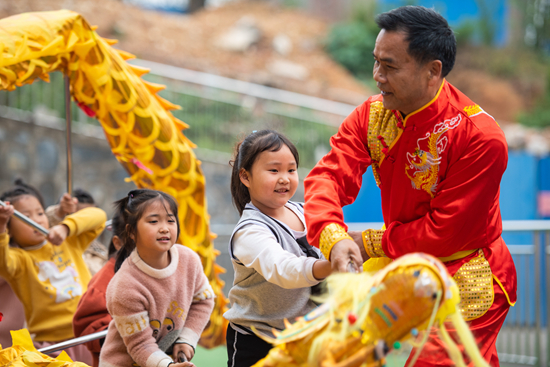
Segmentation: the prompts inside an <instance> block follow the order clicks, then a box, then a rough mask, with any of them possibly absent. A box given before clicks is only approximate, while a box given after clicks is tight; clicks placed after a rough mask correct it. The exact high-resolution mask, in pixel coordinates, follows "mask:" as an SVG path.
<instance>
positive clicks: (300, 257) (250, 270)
mask: <svg viewBox="0 0 550 367" xmlns="http://www.w3.org/2000/svg"><path fill="white" fill-rule="evenodd" d="M298 161H299V157H298V151H297V150H296V147H295V146H294V145H293V144H292V143H291V142H290V141H289V140H288V139H287V138H286V137H285V136H283V135H282V134H279V133H277V132H275V131H272V130H262V131H258V132H254V133H252V134H250V135H249V136H247V137H246V138H245V139H244V140H243V141H242V142H241V143H240V144H239V145H238V146H237V154H236V157H235V161H234V163H233V172H232V177H231V194H232V196H233V202H234V203H235V206H236V207H237V210H238V211H239V213H240V214H241V219H240V220H239V222H238V223H237V226H236V227H235V230H234V231H233V234H232V236H231V239H230V241H229V253H230V255H231V258H232V263H233V268H234V270H235V280H234V282H233V287H232V288H231V291H230V292H229V301H230V303H231V308H230V310H229V311H227V312H226V313H225V314H224V317H225V318H226V319H228V320H229V321H230V324H229V328H228V330H227V350H228V359H229V360H228V367H236V366H242V367H249V366H252V365H253V364H255V363H256V362H257V361H259V360H260V359H262V358H264V357H265V356H266V355H267V353H268V352H269V350H270V349H271V347H272V346H271V345H270V344H269V343H266V342H265V341H263V340H262V339H261V338H259V337H258V336H256V335H255V334H254V333H253V332H252V330H251V328H252V327H254V328H255V329H256V330H257V331H258V332H260V333H264V334H266V335H270V336H272V334H271V331H272V330H273V329H276V330H282V329H283V328H284V321H283V320H284V319H288V320H289V321H290V322H292V321H293V320H294V319H295V318H296V317H299V316H303V315H305V314H306V313H308V312H310V311H311V310H312V309H313V308H315V304H314V303H313V302H312V301H311V300H310V296H311V287H312V286H314V285H316V284H318V283H319V282H320V281H322V280H323V279H324V278H326V277H327V276H328V275H329V274H330V272H331V267H330V263H329V262H328V261H327V260H325V259H324V258H323V255H322V254H321V253H320V252H319V250H318V249H316V248H313V247H312V246H310V245H309V244H308V243H307V241H305V236H306V233H307V230H306V224H305V219H304V215H303V208H302V205H300V204H298V203H295V202H292V201H290V198H292V196H293V195H294V193H295V192H296V189H297V187H298V184H299V180H298V172H297V168H298Z"/></svg>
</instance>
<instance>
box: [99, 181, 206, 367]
mask: <svg viewBox="0 0 550 367" xmlns="http://www.w3.org/2000/svg"><path fill="white" fill-rule="evenodd" d="M115 205H116V208H117V211H118V212H119V213H121V214H122V215H123V217H124V222H126V230H125V231H124V233H123V234H122V241H123V247H122V248H121V249H120V251H119V254H118V257H117V261H116V264H115V268H116V269H119V270H118V271H117V273H116V274H115V276H114V277H113V279H112V280H111V282H110V283H109V286H108V288H107V309H108V310H109V313H110V314H111V316H112V317H113V321H111V323H110V324H109V329H108V333H107V337H106V339H105V343H104V345H103V348H102V349H101V354H100V357H99V366H100V367H128V366H132V365H134V366H136V365H137V366H141V367H168V365H173V366H172V367H190V366H193V364H192V363H190V362H182V361H186V360H187V361H190V360H191V359H192V358H193V356H194V354H195V347H196V345H197V342H198V340H199V336H200V335H201V333H202V331H203V329H204V327H205V326H206V324H207V323H208V320H209V317H210V313H211V312H212V308H213V307H214V300H213V297H214V292H213V291H212V288H211V287H210V284H209V283H208V279H207V278H206V276H205V275H204V272H203V269H202V264H201V261H200V258H199V256H198V255H197V254H196V253H194V252H193V251H192V250H190V249H189V248H187V247H184V246H181V245H175V242H176V240H177V239H178V237H179V223H178V208H177V205H176V202H175V201H174V199H173V198H172V197H170V196H169V195H167V194H165V193H163V192H160V191H154V190H146V189H139V190H132V191H130V192H129V193H128V196H127V197H126V198H124V199H121V200H119V201H117V202H116V203H115ZM170 355H173V356H174V359H176V360H177V361H179V362H174V361H173V359H172V358H171V357H170Z"/></svg>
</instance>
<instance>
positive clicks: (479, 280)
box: [453, 250, 494, 321]
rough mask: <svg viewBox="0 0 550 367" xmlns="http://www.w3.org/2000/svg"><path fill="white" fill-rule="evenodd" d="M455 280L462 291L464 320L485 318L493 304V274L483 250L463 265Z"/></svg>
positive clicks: (461, 303)
mask: <svg viewBox="0 0 550 367" xmlns="http://www.w3.org/2000/svg"><path fill="white" fill-rule="evenodd" d="M453 279H454V280H455V281H456V284H457V285H458V289H459V291H460V304H459V306H458V307H459V309H460V312H461V313H462V316H463V317H464V320H466V321H469V320H473V319H477V318H479V317H481V316H483V315H484V314H485V313H486V312H487V310H489V308H490V307H491V305H492V304H493V299H494V291H493V273H492V271H491V267H490V266H489V262H488V261H487V259H485V255H484V254H483V251H482V250H479V252H478V256H476V257H474V258H472V259H471V260H470V261H468V262H467V263H465V264H463V265H462V266H461V267H460V269H458V271H457V272H456V274H455V275H454V277H453Z"/></svg>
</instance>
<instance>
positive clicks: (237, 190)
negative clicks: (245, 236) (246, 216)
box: [230, 141, 250, 215]
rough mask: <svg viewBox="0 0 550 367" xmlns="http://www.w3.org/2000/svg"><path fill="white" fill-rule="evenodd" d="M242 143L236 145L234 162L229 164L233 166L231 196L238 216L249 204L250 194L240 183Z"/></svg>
mask: <svg viewBox="0 0 550 367" xmlns="http://www.w3.org/2000/svg"><path fill="white" fill-rule="evenodd" d="M243 143H244V141H243V142H241V143H239V144H237V147H236V152H235V160H234V161H232V162H230V164H232V166H233V170H232V171H231V196H232V198H233V203H234V204H235V207H236V208H237V210H238V212H239V215H242V214H243V210H244V207H245V206H246V204H247V203H248V202H250V193H249V192H248V187H246V186H245V185H244V184H243V183H242V182H241V177H240V176H241V169H242V158H241V157H242V154H241V152H240V148H241V147H242V145H243Z"/></svg>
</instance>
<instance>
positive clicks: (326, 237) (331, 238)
mask: <svg viewBox="0 0 550 367" xmlns="http://www.w3.org/2000/svg"><path fill="white" fill-rule="evenodd" d="M345 238H348V239H350V240H352V241H353V238H351V236H350V235H349V234H348V233H347V232H346V230H345V229H344V228H343V227H342V226H341V225H339V224H336V223H331V224H329V225H328V226H326V227H325V229H323V231H322V232H321V236H320V237H319V250H321V252H322V253H323V255H324V256H325V259H327V260H329V259H330V251H331V250H332V247H333V246H334V245H335V244H336V242H338V241H341V240H343V239H345Z"/></svg>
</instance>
